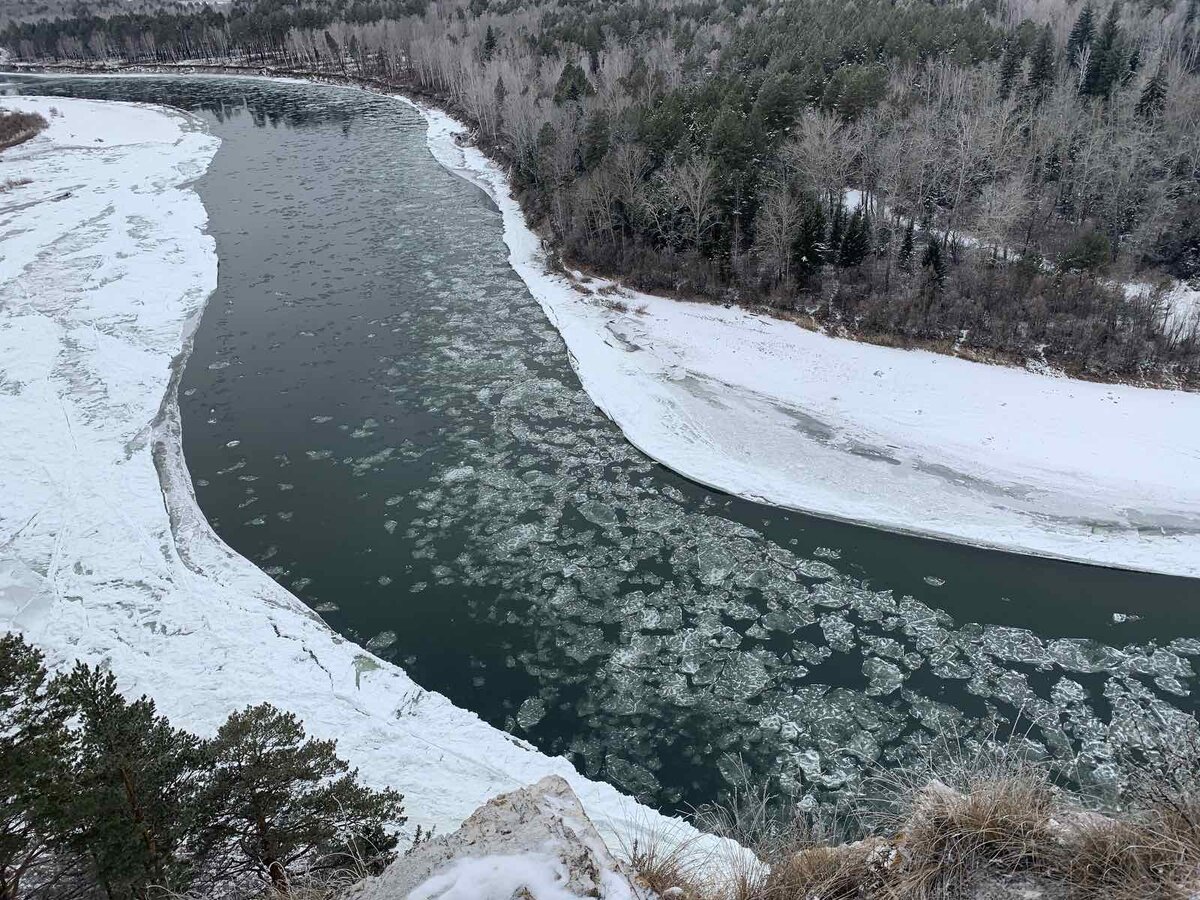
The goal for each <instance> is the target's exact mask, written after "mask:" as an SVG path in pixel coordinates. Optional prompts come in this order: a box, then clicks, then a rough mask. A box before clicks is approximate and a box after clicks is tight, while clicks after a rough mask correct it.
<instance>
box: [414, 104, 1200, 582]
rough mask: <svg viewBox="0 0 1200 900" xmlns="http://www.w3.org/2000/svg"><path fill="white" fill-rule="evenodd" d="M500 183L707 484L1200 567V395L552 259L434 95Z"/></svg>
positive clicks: (525, 252) (1020, 540)
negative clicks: (903, 346) (575, 270)
mask: <svg viewBox="0 0 1200 900" xmlns="http://www.w3.org/2000/svg"><path fill="white" fill-rule="evenodd" d="M418 108H419V109H420V110H421V112H422V113H423V114H424V115H425V117H426V119H427V121H428V123H429V137H428V141H429V147H430V150H431V151H432V153H433V155H434V157H435V158H436V159H438V161H439V162H441V163H442V164H443V165H444V166H446V168H448V169H450V170H451V171H453V172H455V173H457V174H459V175H462V176H463V177H465V178H467V179H469V180H470V181H472V182H474V183H476V184H477V185H479V186H480V187H481V188H483V189H484V190H485V191H486V192H487V193H488V194H489V195H490V196H491V197H492V199H493V200H494V201H495V202H496V204H497V205H498V206H499V208H500V211H501V213H502V215H503V218H504V239H505V241H506V243H507V245H508V248H509V260H510V262H511V263H512V265H513V267H514V268H515V269H516V271H517V272H518V273H519V274H520V276H521V277H522V279H524V281H525V282H526V284H527V285H528V286H529V289H530V290H531V292H532V293H533V294H534V296H535V297H537V299H538V300H539V302H540V303H541V304H542V306H543V308H544V309H545V310H546V313H547V315H548V316H549V317H550V318H551V320H552V321H553V322H554V323H555V325H556V326H557V327H558V329H559V331H560V332H561V333H562V335H563V338H564V340H565V341H566V343H567V347H568V348H569V350H570V352H571V355H572V359H573V363H574V365H575V368H576V371H577V372H578V373H579V377H580V380H581V381H582V382H583V385H584V387H585V388H586V389H587V392H588V393H589V394H590V395H591V397H592V398H593V399H594V400H595V402H596V403H597V405H598V406H600V407H601V408H602V409H603V410H604V411H605V412H606V413H607V414H608V415H609V416H610V417H611V418H612V419H613V420H614V421H615V422H616V423H617V424H618V425H619V426H620V427H621V429H622V430H623V431H624V432H625V434H626V436H627V437H628V438H629V440H630V441H632V442H633V443H634V444H635V445H637V446H638V447H639V448H641V449H642V450H643V451H644V452H646V453H647V454H649V455H650V456H652V457H654V458H655V459H657V460H659V461H660V462H662V463H663V464H664V465H666V466H669V467H670V468H672V469H674V470H676V471H678V472H680V473H681V474H683V475H686V476H687V477H689V478H692V479H694V480H696V481H699V482H701V483H703V484H707V485H709V486H712V487H715V488H719V489H721V490H724V491H728V492H730V493H733V494H737V495H740V496H742V497H747V498H750V499H754V500H762V501H764V502H767V503H772V504H775V505H778V506H784V507H788V508H792V509H798V510H804V511H808V512H813V513H817V514H819V515H822V516H827V517H831V518H836V519H844V520H849V521H854V522H862V523H865V524H870V525H875V526H878V527H881V528H886V529H889V530H893V531H900V532H909V533H914V534H921V535H927V536H931V537H937V538H942V539H945V540H951V541H958V542H962V543H969V544H977V545H980V546H987V547H995V548H999V549H1004V550H1013V551H1019V552H1023V553H1030V554H1036V555H1045V556H1054V557H1060V558H1063V559H1070V560H1079V561H1083V562H1089V563H1096V564H1100V565H1107V566H1115V567H1120V568H1129V569H1140V570H1147V571H1153V572H1163V573H1169V574H1176V575H1187V576H1192V577H1200V394H1195V393H1185V392H1181V391H1160V390H1149V389H1143V388H1135V387H1127V386H1117V385H1105V384H1095V383H1091V382H1083V381H1075V380H1070V379H1065V378H1055V377H1051V376H1048V375H1042V374H1037V373H1033V372H1026V371H1022V370H1019V369H1012V368H1006V367H1002V366H991V365H984V364H980V363H973V362H968V361H966V360H962V359H957V358H953V357H948V356H942V355H938V354H934V353H927V352H923V351H904V350H897V349H892V348H887V347H879V346H874V345H871V344H864V343H858V342H855V341H850V340H841V339H837V338H831V337H827V336H825V335H821V334H817V333H814V332H810V331H806V330H804V329H802V328H800V327H798V326H796V325H793V324H791V323H788V322H784V321H780V320H778V319H774V318H771V317H768V316H759V315H753V314H750V313H747V312H745V311H743V310H741V309H737V308H725V307H721V306H716V305H710V304H699V303H684V302H679V301H674V300H668V299H663V298H659V297H653V296H648V295H640V294H634V293H631V292H628V291H622V292H620V294H619V297H618V299H620V300H621V303H622V304H623V305H624V306H626V307H628V309H627V310H625V311H622V310H621V309H619V308H617V307H615V305H614V304H613V303H612V300H613V299H614V297H613V296H612V294H611V293H610V292H608V291H605V292H604V293H601V292H600V291H601V289H604V288H608V289H610V290H611V286H609V285H605V284H603V283H601V282H597V281H592V282H590V283H586V284H581V283H579V282H578V281H572V280H569V279H568V278H566V277H564V276H561V275H557V274H554V273H551V272H548V271H547V267H546V265H545V257H544V254H543V252H542V249H541V247H540V242H539V240H538V238H537V236H536V235H535V234H534V233H533V232H532V231H531V230H530V229H529V227H528V225H527V224H526V222H525V219H524V217H523V215H522V213H521V210H520V207H519V204H518V203H517V202H516V201H515V200H514V199H513V198H512V196H511V194H510V191H509V187H508V182H507V179H506V177H505V175H504V173H503V172H502V171H501V170H500V169H499V168H498V167H497V166H496V165H495V164H493V163H492V162H490V161H489V160H488V159H487V158H486V157H485V156H484V155H483V153H481V152H480V151H479V150H477V149H476V148H474V147H470V146H460V145H459V143H458V142H457V141H456V138H457V137H458V136H459V135H461V134H462V133H463V132H464V130H465V129H464V127H463V126H462V125H461V124H460V123H458V122H456V121H455V120H454V119H452V118H451V117H449V116H447V115H446V114H445V113H443V112H440V111H438V110H436V109H430V108H427V107H423V106H421V107H418Z"/></svg>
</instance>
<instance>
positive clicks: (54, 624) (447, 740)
mask: <svg viewBox="0 0 1200 900" xmlns="http://www.w3.org/2000/svg"><path fill="white" fill-rule="evenodd" d="M0 105H2V106H4V107H8V108H20V109H25V110H36V111H40V112H41V113H42V114H43V115H45V116H46V117H47V118H48V119H49V121H50V127H49V129H47V130H46V131H45V132H43V133H42V135H40V136H39V137H37V138H35V139H34V140H32V141H30V142H28V143H26V144H24V145H22V146H20V147H18V148H15V149H12V150H8V151H5V152H4V153H3V155H0V183H4V182H5V181H6V180H8V179H12V180H13V181H14V182H16V181H22V180H24V179H28V183H23V184H17V185H16V186H13V187H10V188H9V189H7V190H5V191H4V192H3V193H0V236H2V237H0V239H2V241H3V243H2V244H0V426H2V427H0V627H4V628H17V629H19V630H20V631H22V632H24V633H25V634H26V635H27V636H28V637H29V638H30V639H31V640H33V641H34V642H35V643H36V644H38V645H39V646H40V647H42V648H43V649H44V650H45V651H46V652H47V655H48V658H49V661H50V662H51V663H53V664H58V665H63V664H68V663H69V662H70V661H71V660H73V659H76V658H79V659H83V660H86V661H88V662H91V663H94V664H105V665H109V666H111V668H112V669H113V671H114V672H115V674H116V675H117V677H118V679H119V680H120V683H121V685H122V687H123V688H124V689H126V690H127V691H129V692H135V693H141V692H146V693H149V694H150V695H151V696H153V697H154V698H155V699H156V700H157V702H158V704H159V706H160V708H161V709H162V710H163V712H165V713H166V714H167V715H168V716H169V717H170V718H171V720H172V721H173V722H175V723H176V724H178V725H181V726H185V727H189V728H191V729H194V730H196V731H198V732H200V733H211V732H212V731H214V730H215V728H216V726H217V725H218V724H220V722H221V721H222V720H223V719H224V718H225V716H226V715H227V714H228V713H229V712H230V711H232V710H234V709H237V708H240V707H242V706H245V705H247V704H251V703H258V702H262V701H267V702H271V703H274V704H276V705H278V706H280V707H283V708H286V709H289V710H292V711H294V712H295V713H297V714H298V715H300V716H301V717H302V718H303V720H304V722H305V725H306V727H307V728H308V730H309V732H310V733H312V734H315V735H318V736H321V737H330V738H336V739H337V741H338V746H339V750H340V751H341V753H342V754H343V755H344V756H346V757H347V758H348V759H349V760H350V761H351V763H352V764H354V765H356V766H359V767H360V769H361V772H362V774H363V777H364V778H365V780H367V781H368V782H370V783H372V784H374V785H384V784H390V785H392V786H394V787H396V788H398V789H400V790H401V791H403V792H404V794H405V795H406V807H407V811H408V814H409V827H410V828H411V827H414V826H416V825H417V824H418V823H419V824H421V825H423V826H425V827H430V826H436V827H437V828H438V829H439V831H441V832H446V831H450V830H453V829H454V828H456V827H457V826H458V825H459V824H460V823H461V822H462V821H463V820H464V819H465V818H466V817H467V816H468V815H470V814H471V813H472V812H473V811H474V810H475V809H476V807H478V806H479V805H480V804H481V803H483V802H485V801H486V800H488V799H489V798H491V797H493V796H495V795H496V794H498V793H500V792H503V791H508V790H512V789H513V788H515V787H517V786H520V785H524V784H528V783H530V782H533V781H536V780H538V779H540V778H542V777H544V776H546V775H551V774H557V775H561V776H563V777H564V778H566V779H567V781H568V782H570V784H571V786H572V787H573V788H574V790H575V791H576V793H577V794H578V795H579V797H580V799H581V800H582V802H583V804H584V806H585V808H586V809H587V812H588V814H589V815H590V816H591V817H592V819H593V821H595V822H596V824H597V826H598V827H599V828H600V830H601V831H602V832H603V833H604V834H605V835H606V837H607V838H608V839H609V840H610V841H613V842H614V843H615V842H616V841H617V840H624V841H629V840H631V838H632V837H633V836H634V834H635V833H636V831H637V830H638V829H641V828H645V827H651V828H656V829H658V828H664V827H667V828H672V829H678V831H677V833H679V834H681V835H683V834H689V833H694V832H691V830H690V829H689V828H688V827H687V826H683V825H682V824H680V823H678V822H677V821H675V820H667V819H665V818H663V817H661V816H659V815H657V814H656V813H653V812H652V811H650V810H648V809H646V808H644V807H641V806H637V805H636V804H634V803H633V802H632V801H631V800H629V799H628V798H626V797H624V796H623V795H621V794H620V793H619V792H618V791H616V790H615V789H614V788H612V787H610V786H609V785H606V784H599V783H596V782H592V781H589V780H587V779H585V778H583V777H582V776H580V775H579V774H578V773H577V772H575V770H574V769H573V768H572V767H571V765H570V764H569V763H568V762H567V761H565V760H563V759H552V758H549V757H546V756H544V755H542V754H540V753H538V752H537V751H536V750H534V749H533V748H532V747H531V746H529V745H528V744H526V743H524V742H522V741H520V740H518V739H516V738H514V737H511V736H509V735H507V734H505V733H503V732H501V731H499V730H497V729H495V728H492V727H491V726H489V725H487V724H486V723H484V722H483V721H481V720H480V719H479V718H478V717H477V716H475V715H474V714H473V713H470V712H467V711H465V710H462V709H458V708H456V707H455V706H453V705H452V704H451V703H450V702H449V701H448V700H447V699H445V698H444V697H442V696H440V695H438V694H433V693H427V692H424V691H422V690H421V688H420V687H419V686H418V685H416V684H414V683H413V682H412V681H411V680H410V679H409V678H408V677H407V676H406V675H405V673H404V672H403V671H402V670H400V669H399V668H397V667H396V666H394V665H391V664H389V663H387V662H384V661H381V660H379V659H378V658H376V657H374V656H372V655H371V654H370V653H367V652H366V651H364V650H362V649H361V648H359V647H357V646H355V645H354V644H352V643H350V642H348V641H345V640H342V639H341V638H339V637H338V636H337V635H335V634H334V633H333V632H332V631H330V630H329V628H327V627H326V626H325V625H324V624H323V623H322V622H321V620H320V619H319V618H318V617H317V616H316V615H315V614H314V613H312V612H311V611H310V610H308V609H307V608H306V607H305V606H304V605H303V604H302V603H301V602H300V601H299V600H298V599H296V598H295V597H293V596H292V595H291V594H290V593H288V592H287V591H286V590H285V589H283V588H282V587H280V586H279V585H277V584H276V583H275V582H274V581H272V580H271V579H270V578H269V577H267V576H266V575H265V574H264V573H263V572H261V571H260V570H259V569H258V568H256V567H255V566H254V565H252V564H251V563H250V562H249V561H247V560H246V559H244V558H242V557H240V556H238V555H237V554H235V553H234V552H233V551H232V550H230V549H229V548H228V547H227V546H225V545H224V544H223V543H222V542H221V540H220V539H219V538H218V537H217V536H216V535H215V533H214V532H213V531H212V530H211V528H210V527H209V525H208V523H207V522H206V521H205V519H204V517H203V515H202V514H201V513H200V511H199V509H198V507H197V505H196V502H195V498H194V495H193V493H192V486H191V481H190V479H189V476H188V473H187V470H186V468H185V467H184V460H183V452H182V447H181V443H180V432H179V415H178V407H177V405H176V387H177V381H178V376H179V372H180V371H181V369H182V367H183V364H184V361H185V360H186V358H187V354H188V350H189V347H190V342H191V336H192V334H193V332H194V330H195V328H196V327H197V325H198V323H199V320H200V314H201V312H202V310H203V308H204V305H205V303H206V301H207V299H208V296H209V294H210V293H211V292H212V290H213V289H214V287H215V285H216V276H217V258H216V254H215V250H214V243H213V240H212V238H211V237H209V236H208V235H207V234H206V233H205V225H206V215H205V210H204V207H203V205H202V204H201V202H200V198H199V197H198V195H197V194H196V193H195V192H194V191H193V190H192V187H191V183H192V182H193V181H194V180H195V179H196V178H198V177H199V176H200V175H201V174H203V172H204V171H205V169H206V168H207V166H208V164H209V162H210V161H211V159H212V157H213V155H214V153H215V152H216V150H217V146H218V141H217V140H216V139H215V138H214V137H212V136H210V135H209V134H207V133H206V132H205V131H204V129H203V127H202V125H201V124H200V123H199V122H198V121H197V120H195V119H193V118H191V117H189V116H187V115H186V114H184V113H181V112H177V111H170V110H167V109H163V108H159V107H153V106H144V105H135V104H128V103H109V102H104V103H101V102H96V101H87V100H76V99H69V100H63V99H48V98H25V97H5V98H3V100H2V101H0Z"/></svg>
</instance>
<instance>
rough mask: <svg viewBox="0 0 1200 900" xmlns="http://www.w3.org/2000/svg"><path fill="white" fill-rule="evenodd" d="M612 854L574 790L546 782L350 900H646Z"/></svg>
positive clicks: (432, 844) (423, 850)
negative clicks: (594, 899)
mask: <svg viewBox="0 0 1200 900" xmlns="http://www.w3.org/2000/svg"><path fill="white" fill-rule="evenodd" d="M635 880H636V879H635V876H634V875H633V873H632V872H631V871H630V870H629V869H628V867H627V866H625V865H624V864H622V863H621V862H619V861H618V860H617V859H616V858H615V857H614V856H613V855H612V854H611V853H609V851H608V849H607V847H606V846H605V844H604V841H603V840H601V838H600V835H599V834H598V833H597V832H596V829H595V827H594V826H593V825H592V823H591V822H590V821H589V820H588V817H587V814H586V813H585V812H584V811H583V807H582V806H581V805H580V803H579V799H578V798H577V797H576V796H575V794H574V793H573V792H572V790H571V786H570V785H569V784H567V782H566V781H564V780H563V779H562V778H558V777H554V776H551V777H547V778H543V779H542V780H541V781H539V782H538V783H537V784H534V785H531V786H530V787H526V788H521V789H520V790H517V791H513V792H512V793H508V794H504V795H502V796H500V797H496V798H494V799H493V800H491V801H489V802H488V803H487V804H485V805H484V806H482V807H480V808H479V809H478V810H477V811H476V812H475V813H474V815H472V816H471V817H470V818H469V819H467V821H466V822H464V823H463V824H462V827H461V828H459V829H458V831H456V832H454V833H453V834H450V835H445V836H443V837H435V838H434V839H432V840H430V841H428V842H426V843H424V844H422V845H421V846H420V847H418V848H417V849H416V850H415V851H414V852H413V853H412V854H411V855H409V856H406V857H402V858H400V859H398V860H397V861H396V862H394V863H392V865H391V866H390V867H389V868H388V869H387V870H386V871H385V872H384V873H383V874H382V875H381V876H379V877H378V878H372V879H368V880H367V881H366V882H364V883H363V884H361V885H359V886H358V887H357V889H356V890H354V891H352V892H351V894H350V896H349V897H348V898H347V900H435V898H436V900H511V898H513V897H521V898H528V900H584V898H598V900H648V898H649V897H650V896H651V894H650V892H649V891H647V890H645V889H644V888H641V889H639V890H637V891H635V890H634V887H633V885H634V883H635Z"/></svg>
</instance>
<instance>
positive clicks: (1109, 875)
mask: <svg viewBox="0 0 1200 900" xmlns="http://www.w3.org/2000/svg"><path fill="white" fill-rule="evenodd" d="M1052 868H1053V869H1054V870H1055V873H1056V874H1057V875H1058V876H1059V878H1060V879H1061V880H1062V881H1064V882H1066V883H1067V884H1068V885H1069V886H1070V889H1071V894H1072V896H1073V897H1077V898H1079V900H1183V898H1185V897H1187V896H1189V894H1188V892H1186V891H1185V890H1184V889H1183V883H1182V882H1183V880H1184V876H1186V868H1187V853H1186V852H1185V850H1184V847H1183V845H1182V844H1180V843H1179V842H1178V841H1177V840H1175V839H1174V838H1173V837H1172V836H1171V835H1170V834H1168V833H1166V832H1164V831H1161V830H1159V829H1158V828H1156V827H1154V826H1152V825H1146V824H1141V823H1134V822H1125V821H1117V820H1114V819H1109V818H1105V817H1102V816H1094V817H1089V818H1088V819H1086V820H1084V821H1083V822H1081V823H1079V824H1078V825H1077V826H1076V827H1074V828H1072V829H1071V831H1070V833H1069V834H1068V835H1067V836H1066V837H1065V839H1064V841H1063V842H1062V845H1061V848H1060V849H1059V851H1058V859H1057V860H1056V861H1055V863H1054V864H1053V866H1052Z"/></svg>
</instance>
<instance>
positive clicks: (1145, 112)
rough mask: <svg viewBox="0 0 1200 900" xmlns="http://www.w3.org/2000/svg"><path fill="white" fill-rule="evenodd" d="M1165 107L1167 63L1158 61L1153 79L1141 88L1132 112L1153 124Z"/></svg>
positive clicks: (1164, 60)
mask: <svg viewBox="0 0 1200 900" xmlns="http://www.w3.org/2000/svg"><path fill="white" fill-rule="evenodd" d="M1166 105H1167V61H1166V59H1163V60H1160V61H1159V64H1158V69H1157V71H1155V73H1154V75H1153V77H1152V78H1151V79H1150V80H1149V81H1147V82H1146V86H1145V87H1144V88H1142V95H1141V96H1140V97H1139V98H1138V102H1137V106H1136V107H1134V112H1135V113H1136V114H1137V116H1138V118H1140V119H1144V120H1146V121H1147V122H1153V121H1154V120H1155V119H1156V118H1158V115H1159V113H1161V112H1162V111H1163V108H1164V107H1165V106H1166Z"/></svg>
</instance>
